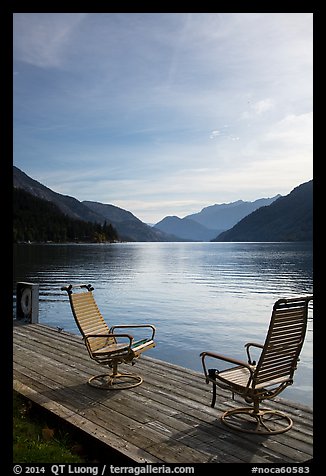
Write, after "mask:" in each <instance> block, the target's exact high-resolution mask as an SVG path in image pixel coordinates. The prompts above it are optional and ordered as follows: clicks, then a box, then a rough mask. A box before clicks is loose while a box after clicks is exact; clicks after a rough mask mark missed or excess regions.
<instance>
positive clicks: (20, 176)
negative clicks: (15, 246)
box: [13, 167, 312, 241]
mask: <svg viewBox="0 0 326 476" xmlns="http://www.w3.org/2000/svg"><path fill="white" fill-rule="evenodd" d="M13 185H14V188H16V189H23V190H24V191H25V192H27V193H29V194H31V195H33V196H35V197H38V198H39V199H42V200H45V201H47V202H51V203H53V204H54V205H55V206H56V207H57V208H58V210H60V211H61V212H62V213H63V214H64V215H66V216H68V217H71V218H73V219H77V220H84V221H88V222H92V223H99V224H103V223H110V224H111V225H112V226H113V227H114V228H115V230H116V231H117V233H118V235H119V238H120V239H121V240H126V241H288V240H291V241H292V240H302V241H306V240H310V239H312V180H311V181H310V182H307V183H306V184H302V185H300V186H298V187H296V188H295V189H294V190H293V191H292V192H291V193H290V194H289V195H287V196H285V197H282V196H281V195H276V196H275V197H272V198H261V199H258V200H255V201H254V202H244V201H242V200H238V201H236V202H232V203H229V204H227V203H224V204H221V205H217V204H215V205H212V206H209V207H206V208H203V209H202V210H201V211H200V212H198V213H194V214H192V215H188V216H186V217H185V218H179V217H176V216H174V217H165V218H164V219H163V220H161V221H160V222H159V223H157V224H156V225H154V226H149V225H147V224H145V223H143V222H142V221H141V220H139V218H137V217H136V216H135V215H133V214H132V213H131V212H129V211H127V210H123V209H122V208H119V207H116V206H114V205H110V204H104V203H100V202H94V201H87V200H86V201H83V202H80V201H79V200H77V199H76V198H74V197H71V196H68V195H62V194H60V193H57V192H54V191H53V190H51V189H50V188H48V187H46V186H44V185H42V184H41V183H39V182H37V181H36V180H34V179H32V178H31V177H29V176H28V175H27V174H25V173H24V172H23V171H21V170H20V169H18V168H17V167H14V168H13ZM300 211H301V213H300ZM275 237H278V238H275Z"/></svg>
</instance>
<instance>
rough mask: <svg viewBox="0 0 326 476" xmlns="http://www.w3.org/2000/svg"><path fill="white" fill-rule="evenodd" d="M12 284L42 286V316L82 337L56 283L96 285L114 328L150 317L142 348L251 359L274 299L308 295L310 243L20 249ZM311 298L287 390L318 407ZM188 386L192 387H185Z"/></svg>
mask: <svg viewBox="0 0 326 476" xmlns="http://www.w3.org/2000/svg"><path fill="white" fill-rule="evenodd" d="M13 274H14V283H13V284H14V315H15V309H16V304H15V294H16V283H17V282H19V281H28V282H32V283H39V286H40V288H39V289H40V303H39V309H40V312H39V316H40V322H41V323H43V324H48V325H50V326H54V327H56V326H57V327H62V328H64V330H66V331H70V332H74V333H76V334H79V331H78V329H77V327H76V325H75V323H74V320H73V317H72V314H71V311H70V306H69V302H68V297H67V294H66V293H64V292H61V291H60V287H61V286H63V285H67V284H70V283H71V284H80V283H86V284H88V283H91V284H92V285H93V286H94V288H95V290H94V296H95V299H96V301H97V304H98V306H99V308H100V310H101V312H102V314H103V316H104V318H105V319H106V321H107V323H108V324H109V326H111V325H117V324H126V323H129V324H140V323H151V324H154V325H155V326H156V328H157V332H156V342H157V346H156V347H155V348H154V349H151V350H150V351H148V352H147V353H146V355H148V356H151V357H154V358H157V359H161V360H164V361H168V362H172V363H174V364H178V365H181V366H183V367H187V368H190V369H193V370H199V371H202V367H201V359H200V357H199V354H200V352H202V351H208V350H210V351H215V352H218V353H221V354H225V355H228V356H231V357H235V358H240V359H245V358H246V354H245V349H244V344H245V343H246V342H249V341H250V342H262V343H263V342H264V339H265V336H266V332H267V327H268V324H269V320H270V316H271V310H272V306H273V304H274V302H275V300H276V299H278V298H280V297H287V296H292V295H300V294H312V292H313V269H312V245H311V244H309V243H115V244H104V245H103V244H71V245H69V244H65V245H55V244H49V245H40V244H29V245H15V246H14V273H13ZM312 369H313V304H312V303H311V305H310V310H309V322H308V331H307V336H306V340H305V343H304V347H303V350H302V354H301V359H300V362H299V366H298V370H297V371H296V373H295V378H294V384H293V385H292V386H291V387H288V388H287V389H286V390H285V391H284V392H283V393H282V396H283V397H285V398H289V399H292V400H294V401H298V402H302V403H305V404H308V405H311V406H312V399H313V394H312V384H313V376H312V373H313V372H312ZM189 391H191V389H189Z"/></svg>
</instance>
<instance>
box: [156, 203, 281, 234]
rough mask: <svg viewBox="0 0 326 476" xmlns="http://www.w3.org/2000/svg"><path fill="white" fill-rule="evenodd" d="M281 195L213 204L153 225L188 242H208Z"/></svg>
mask: <svg viewBox="0 0 326 476" xmlns="http://www.w3.org/2000/svg"><path fill="white" fill-rule="evenodd" d="M280 196H281V195H276V196H275V197H272V198H260V199H258V200H255V201H254V202H244V201H243V200H237V201H236V202H231V203H222V204H220V205H218V204H215V205H211V206H209V207H206V208H203V209H202V210H201V211H200V212H198V213H194V214H192V215H188V216H186V217H185V218H179V217H177V216H168V217H165V218H163V220H161V221H160V222H158V223H157V224H156V225H155V228H158V229H159V230H161V231H164V232H165V233H170V234H173V235H177V236H179V237H181V238H184V239H185V240H190V241H210V240H212V239H214V238H215V237H216V236H218V235H219V234H220V233H222V232H223V231H225V230H228V229H229V228H232V227H233V226H234V225H235V224H236V223H238V222H239V221H240V220H241V219H242V218H244V217H245V216H247V215H249V213H252V212H253V211H255V210H257V209H258V208H260V207H263V206H267V205H270V204H271V203H273V202H274V201H275V200H276V199H278V198H279V197H280Z"/></svg>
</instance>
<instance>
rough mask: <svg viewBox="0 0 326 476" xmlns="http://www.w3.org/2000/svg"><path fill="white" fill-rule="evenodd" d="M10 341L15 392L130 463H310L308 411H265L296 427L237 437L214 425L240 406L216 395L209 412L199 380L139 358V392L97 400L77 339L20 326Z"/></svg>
mask: <svg viewBox="0 0 326 476" xmlns="http://www.w3.org/2000/svg"><path fill="white" fill-rule="evenodd" d="M13 337H14V375H15V377H16V380H15V382H16V384H15V385H16V387H17V388H21V389H22V387H19V385H23V386H24V389H25V390H24V391H25V392H26V388H27V389H28V388H30V389H31V392H32V393H33V398H34V401H36V400H38V403H40V404H44V406H45V407H47V408H48V409H50V410H51V408H52V410H51V411H53V412H54V413H56V414H59V413H61V414H62V415H64V413H65V412H66V416H62V417H63V418H66V419H67V421H70V420H71V419H72V420H74V421H75V423H74V424H76V426H79V425H81V427H82V428H83V429H84V431H87V432H88V433H89V434H94V436H95V437H99V434H101V439H102V440H103V439H104V441H107V442H108V446H111V447H112V448H114V449H117V450H118V451H121V453H122V454H124V455H126V456H128V457H129V458H131V459H132V460H134V461H138V462H140V461H141V462H144V461H148V462H155V461H157V462H171V463H172V462H176V463H181V462H187V463H189V462H190V463H191V462H222V461H223V462H234V461H236V462H257V463H258V462H301V461H306V460H308V459H310V457H311V455H312V411H311V410H310V409H308V408H307V407H305V406H302V405H300V404H296V403H294V402H289V401H286V400H284V399H275V401H271V402H269V403H268V405H269V406H271V407H279V406H282V407H283V408H284V410H285V411H287V412H288V413H289V412H291V415H292V416H293V418H294V421H295V425H294V428H293V429H292V430H291V431H289V432H287V433H285V434H281V435H271V436H270V437H268V438H267V437H262V436H257V435H248V434H239V433H237V432H235V431H233V430H231V429H227V428H226V427H225V426H224V425H223V424H222V423H221V421H220V420H219V416H220V414H221V412H222V411H225V410H226V409H227V408H231V407H234V406H239V402H237V401H232V400H231V399H230V395H227V394H226V392H224V391H223V390H222V389H218V401H217V404H216V409H211V408H210V406H209V404H210V399H211V395H210V386H207V385H206V384H205V379H204V377H203V375H202V374H200V373H199V372H196V371H192V370H190V369H184V368H182V367H179V366H176V365H174V364H170V363H168V362H164V361H160V360H157V359H154V358H152V357H149V356H142V358H141V359H139V360H137V366H136V367H135V368H134V369H133V371H134V372H135V373H139V374H141V375H142V376H143V377H144V383H143V384H142V385H141V386H139V387H136V388H133V389H130V390H124V391H121V392H120V391H118V392H116V391H112V392H110V391H108V392H102V391H99V390H96V389H93V388H92V387H89V386H88V385H86V381H87V379H88V378H89V376H91V375H92V374H96V373H103V370H102V369H103V368H102V367H100V366H99V365H98V364H96V363H95V362H93V361H91V359H90V358H89V356H88V353H87V350H86V348H85V346H84V344H83V342H82V340H81V338H80V336H76V335H73V334H70V333H66V332H58V330H57V329H53V328H49V327H48V326H44V325H40V324H38V325H26V326H17V328H15V329H14V336H13ZM124 367H125V366H124ZM22 393H23V392H22ZM27 393H28V392H27ZM35 395H37V397H35ZM26 396H28V395H26ZM29 398H30V397H29ZM35 398H36V400H35ZM44 398H45V399H46V402H45V403H44ZM42 399H43V400H42ZM239 401H241V400H239ZM42 402H43V403H42ZM242 405H243V402H241V406H242ZM61 407H62V408H61ZM59 410H60V411H59ZM96 429H97V430H96ZM96 432H98V434H97V433H96ZM103 435H106V437H104V436H103ZM120 441H123V443H121V445H119V442H120ZM126 445H127V446H126ZM130 445H131V446H130ZM120 446H121V447H120ZM127 447H128V448H129V450H130V451H129V452H128V451H127V449H126V448H127ZM119 448H120V449H119ZM121 448H122V449H123V448H124V449H125V452H123V451H122V450H121ZM141 454H142V455H143V456H140V455H141ZM146 458H147V459H146Z"/></svg>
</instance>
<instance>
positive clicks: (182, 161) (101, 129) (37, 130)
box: [13, 13, 313, 223]
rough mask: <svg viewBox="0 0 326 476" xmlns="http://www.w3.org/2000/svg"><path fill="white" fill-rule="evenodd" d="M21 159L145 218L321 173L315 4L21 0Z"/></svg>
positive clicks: (64, 189)
mask: <svg viewBox="0 0 326 476" xmlns="http://www.w3.org/2000/svg"><path fill="white" fill-rule="evenodd" d="M13 27H14V31H13V32H14V36H13V64H14V70H13V90H14V97H13V104H14V106H13V108H14V109H13V112H14V124H13V132H14V149H13V163H14V165H16V166H17V167H18V168H20V169H21V170H23V171H24V172H25V173H27V175H29V176H30V177H32V178H33V179H35V180H37V181H39V182H41V183H42V184H43V185H46V186H47V187H49V188H51V189H52V190H54V191H56V192H58V193H61V194H64V195H70V196H73V197H75V198H77V199H78V200H81V201H83V200H92V201H97V202H101V203H108V204H112V205H115V206H118V207H121V208H123V209H125V210H128V211H131V212H132V213H133V214H134V215H135V216H137V217H138V218H139V219H140V220H142V221H144V222H146V223H157V222H158V221H160V220H162V219H163V218H164V217H165V216H168V215H176V216H179V217H180V218H183V217H185V216H187V215H189V214H192V213H196V212H199V211H200V210H201V209H202V208H204V207H206V206H210V205H213V204H215V203H230V202H233V201H236V200H248V201H253V200H256V199H258V198H263V197H273V196H275V195H276V194H278V193H280V194H282V195H287V194H288V193H290V192H291V190H293V188H294V187H296V186H298V185H300V184H301V183H304V182H307V181H308V180H311V179H312V177H313V14H312V13H15V14H14V15H13Z"/></svg>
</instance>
